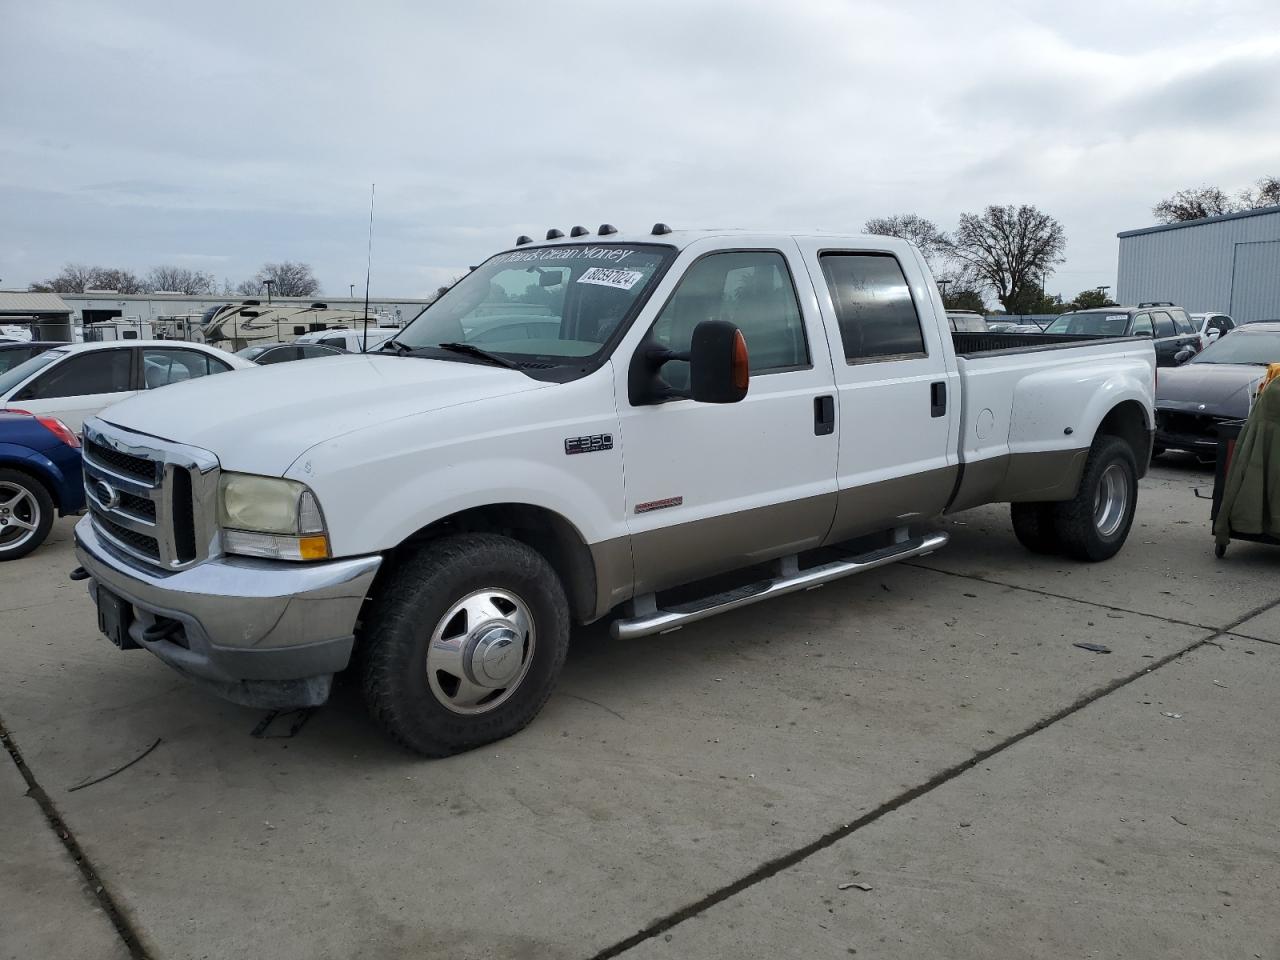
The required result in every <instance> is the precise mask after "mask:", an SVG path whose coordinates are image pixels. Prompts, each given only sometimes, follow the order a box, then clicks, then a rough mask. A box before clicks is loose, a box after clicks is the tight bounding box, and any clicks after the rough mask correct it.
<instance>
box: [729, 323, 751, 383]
mask: <svg viewBox="0 0 1280 960" xmlns="http://www.w3.org/2000/svg"><path fill="white" fill-rule="evenodd" d="M750 379H751V362H750V360H749V358H748V357H747V341H746V340H745V339H744V338H743V336H742V331H741V330H737V331H735V332H734V335H733V386H734V388H735V389H738V390H742V391H745V390H746V389H747V382H748V381H749V380H750Z"/></svg>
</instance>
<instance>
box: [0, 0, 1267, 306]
mask: <svg viewBox="0 0 1280 960" xmlns="http://www.w3.org/2000/svg"><path fill="white" fill-rule="evenodd" d="M0 62H2V63H3V64H4V68H3V70H4V72H3V80H2V81H0V278H2V279H0V286H3V287H7V288H16V287H25V285H26V284H28V283H30V282H31V281H33V280H37V279H40V278H42V277H45V276H48V275H51V274H53V273H56V272H57V270H58V269H59V267H60V266H61V265H62V264H63V263H65V262H68V261H75V262H82V263H92V264H102V265H105V266H121V267H128V268H131V269H133V270H135V271H138V272H143V271H145V270H146V269H147V268H149V267H151V266H153V265H156V264H160V263H176V264H182V265H187V266H191V267H196V268H200V269H202V270H207V271H210V272H212V273H214V274H215V275H216V276H217V277H218V278H219V280H221V279H222V278H224V277H225V278H227V279H230V280H231V281H232V282H238V281H239V280H242V279H244V278H245V277H247V276H249V275H251V274H252V273H253V271H254V270H255V269H256V268H257V267H258V265H260V264H261V263H262V262H264V261H269V260H280V259H294V260H304V261H307V262H309V263H311V264H312V265H313V266H314V267H315V270H316V273H317V275H318V276H319V278H320V281H321V284H322V288H323V290H324V292H325V293H327V294H329V295H333V296H336V295H339V294H345V293H346V292H347V290H348V284H350V283H355V284H356V285H357V287H360V286H362V285H363V279H364V263H365V229H366V224H367V217H368V200H369V196H368V194H369V184H370V183H371V182H376V183H377V215H376V220H375V233H374V260H373V282H372V286H373V291H374V293H375V295H382V296H416V295H422V294H425V293H427V292H429V291H431V290H432V289H434V288H435V287H436V286H438V285H439V284H440V283H442V282H445V281H447V280H448V279H450V278H451V277H453V276H455V275H456V274H457V273H458V272H459V271H460V270H462V269H464V268H465V267H466V266H467V265H468V264H470V263H475V262H477V261H478V260H479V259H481V258H482V257H484V256H485V255H487V254H489V253H492V252H495V251H496V250H498V249H501V248H503V247H506V246H509V245H510V244H511V242H512V240H513V239H514V237H515V236H516V235H517V234H519V233H530V234H534V235H540V234H541V233H542V232H544V231H545V230H546V228H547V227H549V226H559V227H561V228H563V229H566V230H567V229H568V227H570V226H572V225H573V224H576V223H581V224H586V225H588V226H591V227H592V228H594V227H595V226H596V225H598V224H599V223H601V222H602V221H608V222H611V223H614V224H617V225H618V226H619V227H621V228H623V229H627V228H632V229H634V228H647V227H648V226H649V225H650V224H652V223H653V222H654V221H655V220H663V221H666V222H668V223H670V224H672V225H673V226H678V227H715V226H743V227H760V228H780V229H812V228H819V229H824V230H843V231H849V232H859V231H860V230H861V228H862V224H863V222H864V221H865V220H866V219H867V218H868V217H872V216H880V215H887V214H892V213H902V212H915V213H919V214H922V215H924V216H927V217H930V218H932V219H934V220H935V221H937V222H938V224H939V225H941V226H942V227H944V228H946V229H951V228H953V227H954V226H955V222H956V219H957V217H958V216H959V214H960V213H961V212H962V211H977V210H980V209H981V208H982V207H983V206H985V205H986V204H990V203H1033V204H1036V205H1037V206H1039V207H1040V208H1041V209H1043V210H1045V211H1047V212H1049V213H1051V214H1053V215H1054V216H1056V217H1057V218H1058V219H1059V220H1061V221H1062V223H1063V224H1064V226H1065V228H1066V232H1067V238H1068V246H1067V262H1066V263H1065V264H1063V265H1062V267H1061V269H1059V271H1058V272H1057V274H1056V275H1054V276H1053V277H1051V278H1050V280H1049V291H1050V292H1051V293H1052V292H1061V293H1063V294H1065V295H1067V296H1068V297H1070V296H1072V295H1074V294H1075V293H1076V292H1077V291H1079V290H1081V289H1083V288H1086V287H1092V286H1096V285H1098V284H1114V283H1115V267H1116V239H1115V234H1116V232H1117V231H1119V230H1124V229H1129V228H1133V227H1141V226H1146V225H1149V224H1150V223H1151V222H1152V220H1151V215H1150V209H1151V206H1152V204H1153V203H1154V202H1155V201H1157V200H1159V199H1160V198H1161V197H1162V196H1165V195H1167V194H1169V193H1170V192H1172V191H1174V190H1176V189H1179V188H1181V187H1184V186H1190V185H1198V184H1205V183H1212V184H1218V185H1221V186H1222V187H1224V188H1227V189H1229V190H1232V191H1234V190H1235V189H1238V188H1240V187H1243V186H1246V185H1248V184H1249V183H1250V182H1251V181H1253V180H1254V179H1256V178H1257V177H1259V176H1261V175H1263V174H1280V123H1277V118H1278V117H1280V3H1277V2H1276V0H1265V2H1263V0H1260V2H1253V0H1232V2H1215V0H1204V2H1192V0H1159V2H1150V3H1136V2H1127V0H1105V2H1094V0H1072V2H1069V3H1064V2H1061V0H1052V2H1023V3H1017V2H1009V3H982V2H969V3H959V2H950V0H944V2H910V0H896V2H836V0H774V2H768V3H756V2H748V0H730V2H709V0H673V2H668V0H644V2H631V3H613V4H604V3H591V2H555V0H541V2H536V3H535V2H529V0H521V2H510V3H484V2H469V3H464V2H456V0H455V2H448V3H441V2H419V3H411V2H406V3H403V4H397V3H387V2H381V0H366V2H363V3H350V2H345V3H341V4H336V3H328V2H316V0H311V2H305V3H283V2H271V3H262V2H260V0H257V2H229V0H219V2H217V3H200V4H195V3H174V2H172V0H165V2H155V3H148V2H131V3H123V2H108V0H97V2H91V3H64V2H57V0H39V2H36V0H0Z"/></svg>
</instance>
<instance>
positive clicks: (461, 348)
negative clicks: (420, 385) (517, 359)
mask: <svg viewBox="0 0 1280 960" xmlns="http://www.w3.org/2000/svg"><path fill="white" fill-rule="evenodd" d="M436 349H438V350H448V351H450V352H451V353H461V354H465V355H466V356H468V357H476V358H477V359H479V360H487V361H488V362H489V363H492V364H494V365H496V366H499V367H506V368H507V369H508V370H519V369H520V365H519V364H517V363H512V362H511V361H510V360H508V359H507V358H506V357H500V356H498V355H497V354H496V353H490V352H489V351H488V350H484V349H481V348H480V347H477V346H476V345H475V344H474V343H437V344H436Z"/></svg>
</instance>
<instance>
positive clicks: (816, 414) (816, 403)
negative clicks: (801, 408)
mask: <svg viewBox="0 0 1280 960" xmlns="http://www.w3.org/2000/svg"><path fill="white" fill-rule="evenodd" d="M835 430H836V398H835V397H831V396H826V397H814V398H813V435H814V436H815V437H824V436H826V435H827V434H829V433H835Z"/></svg>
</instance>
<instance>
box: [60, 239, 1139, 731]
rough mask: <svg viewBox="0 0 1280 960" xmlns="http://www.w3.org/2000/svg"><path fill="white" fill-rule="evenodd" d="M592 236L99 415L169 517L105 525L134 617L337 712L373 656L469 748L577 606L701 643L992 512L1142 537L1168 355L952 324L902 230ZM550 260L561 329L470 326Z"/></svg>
mask: <svg viewBox="0 0 1280 960" xmlns="http://www.w3.org/2000/svg"><path fill="white" fill-rule="evenodd" d="M587 233H588V232H587V231H585V230H580V228H579V229H575V231H574V237H573V239H567V238H565V239H554V240H552V239H550V238H552V237H555V238H560V237H561V236H562V235H561V234H559V233H558V232H552V233H550V234H549V235H548V236H549V242H547V243H543V244H535V243H532V242H530V241H529V240H528V238H521V239H520V241H518V243H517V245H516V246H515V247H514V248H512V249H510V250H507V251H504V252H501V253H499V254H497V255H495V256H493V257H491V258H490V259H489V260H487V261H486V262H485V263H484V264H483V265H481V266H479V267H477V268H476V269H475V270H473V271H471V272H470V273H469V274H468V275H467V276H466V277H464V278H463V279H461V280H460V281H459V282H458V283H457V284H455V285H454V286H453V287H451V288H450V289H449V290H448V291H447V292H446V293H444V294H443V295H442V296H441V297H440V298H439V299H437V300H436V301H435V302H434V303H432V304H431V305H430V306H429V307H427V308H426V310H425V311H423V312H422V313H421V314H420V315H419V316H418V317H417V318H416V319H415V320H414V321H413V323H412V324H410V325H409V326H408V327H406V328H405V329H404V330H402V331H401V332H400V333H399V334H398V335H397V337H396V341H395V342H396V345H397V346H396V349H394V350H389V351H380V352H379V353H376V354H364V355H361V356H345V357H335V358H333V359H331V360H329V361H327V362H326V363H325V364H324V365H323V367H322V368H321V372H322V374H323V375H317V373H316V371H315V369H314V368H312V369H308V367H307V365H306V364H286V365H285V366H284V367H283V368H282V369H281V370H279V371H272V373H271V375H270V376H259V375H256V374H254V373H245V374H243V375H240V376H237V377H235V378H227V380H226V381H222V382H220V381H219V379H218V378H212V379H210V380H207V381H205V382H203V383H197V384H191V385H188V386H187V387H186V388H185V393H186V402H185V403H183V404H180V405H179V404H173V403H167V402H165V400H164V399H163V398H161V397H138V398H135V399H133V400H130V401H127V402H126V403H125V404H123V405H121V406H118V407H116V408H114V409H113V410H112V412H111V417H110V422H107V420H105V419H97V420H93V421H91V422H90V423H89V424H88V425H87V426H86V428H85V472H86V476H87V477H89V478H90V480H89V482H90V483H92V482H94V480H95V479H99V478H102V479H107V480H108V481H109V478H110V477H111V476H112V475H114V474H118V473H119V472H120V471H121V470H127V471H128V474H129V476H130V477H132V478H133V480H134V481H136V483H135V485H134V487H133V488H131V489H135V490H136V492H137V495H138V496H140V497H143V498H145V499H146V500H148V501H150V502H152V503H155V504H157V513H156V516H155V518H154V520H149V521H148V522H146V523H142V522H138V521H136V520H135V518H132V517H130V516H128V515H127V513H125V512H123V511H122V510H121V509H120V508H117V507H112V506H110V505H109V504H99V503H98V502H96V501H95V502H92V503H91V504H90V513H89V516H88V517H86V518H85V519H84V520H82V521H81V522H80V523H79V525H78V526H77V528H76V552H77V556H78V558H79V562H80V563H81V564H82V565H83V569H84V571H85V572H87V574H88V577H89V584H90V590H91V591H92V593H93V595H94V597H95V598H96V603H97V608H98V611H99V614H98V616H99V618H100V619H99V623H100V624H101V625H102V628H103V632H104V633H105V634H106V635H107V636H108V637H109V638H110V639H111V640H112V642H114V643H115V644H117V645H118V646H120V647H121V648H124V649H129V648H135V647H143V648H146V649H148V650H150V651H151V652H152V653H153V654H155V655H156V656H158V657H160V658H161V659H162V660H164V661H166V662H168V663H169V664H171V665H173V666H175V667H177V668H178V669H180V670H181V671H182V673H183V674H185V675H186V676H188V677H192V678H196V679H197V680H198V681H202V682H204V683H205V684H207V685H208V686H209V687H210V688H211V689H212V690H214V691H216V692H217V693H219V694H220V695H222V696H226V697H230V698H232V699H235V700H238V701H239V702H242V703H251V704H254V705H257V706H259V707H267V706H275V707H284V706H289V707H300V706H314V705H317V704H319V703H322V702H324V701H325V700H326V699H327V698H328V696H329V691H330V687H331V683H332V679H333V675H334V673H335V672H336V671H339V670H343V669H345V668H346V667H347V666H348V664H350V663H351V662H352V655H353V651H354V650H355V649H356V647H357V645H359V646H360V647H361V650H360V652H359V656H358V657H357V660H356V662H357V663H358V664H359V670H360V671H361V681H360V686H361V688H362V690H363V692H364V695H365V697H366V700H367V703H368V706H369V709H370V712H371V714H372V715H373V716H374V717H375V718H376V720H377V721H378V722H379V723H380V724H381V725H382V726H383V727H384V729H386V730H387V731H388V732H389V734H390V735H391V736H392V737H393V738H395V739H396V740H398V741H399V742H401V743H403V744H405V745H407V746H409V747H410V748H412V749H414V750H417V751H420V752H421V753H424V754H427V755H432V756H439V755H443V754H448V753H453V752H456V751H459V750H464V749H468V748H471V747H475V746H478V745H480V744H483V743H486V742H489V741H492V740H496V739H498V738H501V737H504V736H507V735H509V734H511V733H514V732H515V731H517V730H519V729H520V728H521V727H523V726H524V725H525V724H526V723H528V722H529V721H530V720H532V719H533V717H534V715H535V714H536V713H537V712H538V710H539V709H540V708H541V706H542V705H543V704H544V703H545V702H546V700H547V698H548V696H550V694H551V691H552V687H553V685H554V683H555V681H556V677H557V675H558V674H559V673H560V670H561V667H562V665H563V663H564V658H565V654H566V651H567V648H568V642H569V631H570V625H571V623H573V622H574V621H579V622H591V621H594V620H598V619H600V618H603V617H606V616H614V617H615V618H616V619H614V622H613V627H612V629H613V632H614V634H615V635H616V636H618V637H620V638H627V639H630V638H635V637H643V636H647V635H650V634H656V633H663V632H667V631H670V630H674V629H677V628H679V627H682V626H684V625H686V624H691V623H694V622H695V621H698V620H701V619H703V618H704V617H708V616H711V615H713V614H716V613H720V612H722V611H725V610H731V609H736V608H739V607H742V606H744V605H746V604H750V603H754V602H756V601H760V600H764V599H767V598H770V597H773V596H777V595H779V594H784V593H790V592H794V591H799V590H804V589H807V588H810V587H814V586H817V585H819V584H822V583H825V582H828V581H831V580H835V579H837V578H839V577H843V576H848V575H850V574H855V573H859V572H862V571H865V570H869V569H873V568H875V567H879V566H881V565H883V564H887V563H891V562H894V561H897V560H903V559H907V558H910V557H918V556H922V555H924V554H927V553H930V552H932V551H934V550H937V549H939V548H940V547H942V546H943V545H944V544H945V543H946V541H947V535H946V534H945V533H944V532H939V531H938V530H937V529H936V527H935V526H934V525H933V524H934V522H935V521H936V520H937V519H938V518H939V517H940V516H941V515H942V514H944V513H947V512H951V511H956V510H965V509H968V508H970V507H974V506H977V505H979V504H983V503H1000V502H1012V503H1013V508H1012V514H1013V521H1014V531H1015V533H1016V534H1017V536H1018V537H1019V539H1020V540H1022V542H1023V543H1025V544H1027V545H1028V546H1029V547H1030V548H1031V549H1033V550H1038V551H1041V552H1047V553H1050V552H1056V553H1062V554H1065V555H1067V556H1070V557H1072V558H1075V559H1078V560H1085V561H1101V560H1105V559H1107V558H1109V557H1111V556H1113V555H1114V554H1115V553H1116V552H1117V551H1119V550H1120V549H1121V547H1122V545H1123V544H1124V542H1125V539H1126V537H1127V536H1128V533H1129V528H1130V525H1131V524H1132V522H1133V516H1134V507H1135V504H1136V500H1137V495H1138V478H1139V477H1141V476H1142V475H1143V473H1144V472H1145V471H1146V469H1147V462H1148V459H1149V455H1150V451H1151V435H1152V430H1153V429H1154V422H1153V406H1152V391H1153V380H1154V376H1155V354H1154V351H1153V349H1152V345H1151V343H1150V341H1143V340H1125V341H1116V340H1114V339H1113V338H1107V337H1101V338H1095V339H1081V340H1080V341H1078V342H1067V343H1057V342H1055V343H1051V344H1043V345H1042V349H1036V344H1034V343H1029V344H1028V348H1027V349H1025V350H1020V351H1017V352H1016V353H1012V354H1011V353H1010V352H1009V351H1008V350H1007V349H1002V348H1003V347H1004V345H1005V344H1006V343H1007V340H1008V338H1007V337H1001V336H998V335H992V334H985V333H963V334H961V333H952V332H951V331H950V329H949V323H948V320H947V317H946V312H945V310H944V308H943V304H942V299H941V297H940V296H939V294H938V290H937V287H936V286H935V285H934V283H933V280H932V278H931V276H930V274H929V270H928V267H927V265H926V264H925V261H924V260H923V258H922V257H921V256H920V254H919V251H917V250H916V248H915V247H913V246H912V245H910V244H909V243H906V242H905V241H902V240H895V239H892V238H888V237H874V236H830V235H822V236H807V235H799V236H797V235H785V234H761V233H756V234H753V233H725V232H717V231H696V232H694V231H691V232H687V233H676V232H672V231H671V230H670V229H669V228H666V227H665V226H663V225H661V224H659V225H657V226H655V228H654V231H653V233H652V234H634V235H631V236H624V235H618V234H617V231H615V230H613V228H611V227H605V228H603V229H602V235H600V236H590V235H589V234H588V235H586V236H582V234H587ZM531 268H532V269H533V270H543V271H555V272H556V274H558V283H557V284H556V285H557V286H563V287H565V288H566V290H565V293H564V295H563V296H555V297H554V298H544V300H545V302H546V303H548V304H550V305H551V306H549V307H548V309H550V310H551V311H552V313H553V317H552V319H553V320H554V321H555V335H554V336H547V335H546V333H545V332H543V331H533V332H529V331H526V332H525V333H524V337H525V339H523V340H520V339H515V338H514V336H513V338H511V339H507V340H504V341H502V342H501V343H500V344H494V345H486V346H480V345H477V344H476V343H474V342H471V341H469V340H467V339H465V338H466V337H467V333H466V331H467V330H468V329H473V330H474V329H477V327H476V326H475V325H473V324H472V323H471V320H472V318H473V317H474V316H475V315H476V314H477V312H480V311H493V312H498V311H500V310H506V309H508V300H507V293H506V291H507V290H511V289H525V288H526V287H527V286H529V285H530V284H529V277H530V274H531ZM539 283H540V284H541V282H540V281H539ZM541 285H542V286H548V287H549V286H551V284H541ZM512 316H514V314H512ZM541 323H542V321H539V322H538V323H535V324H534V326H539V325H540V324H541ZM961 338H963V340H962V339H961ZM957 343H963V344H964V347H963V349H961V350H957V348H956V344H957ZM744 400H745V402H740V401H744ZM264 423H267V424H269V425H270V429H262V428H261V425H262V424H264ZM624 455H625V477H624V464H623V458H624ZM171 475H172V477H175V478H178V479H177V481H176V482H175V481H174V480H171V479H170V477H171ZM375 490H376V496H371V495H370V492H371V491H375ZM248 558H254V559H253V560H252V561H250V560H249V559H248ZM676 588H679V589H680V592H681V595H680V596H678V597H677V596H673V595H672V594H671V593H670V592H669V591H672V590H674V589H676ZM818 596H819V597H821V595H818ZM817 602H820V601H817ZM691 642H692V641H691ZM639 654H640V649H639V648H637V655H639Z"/></svg>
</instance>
